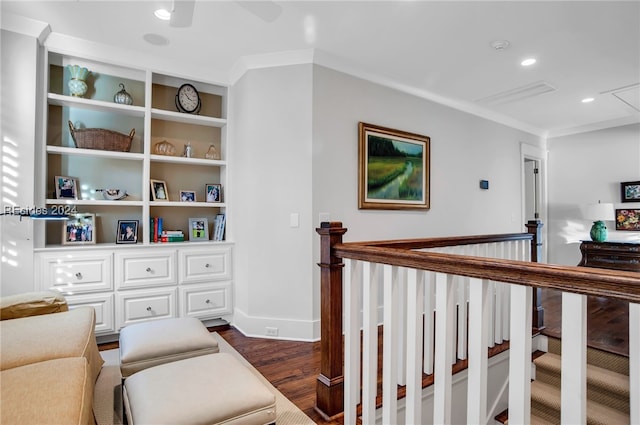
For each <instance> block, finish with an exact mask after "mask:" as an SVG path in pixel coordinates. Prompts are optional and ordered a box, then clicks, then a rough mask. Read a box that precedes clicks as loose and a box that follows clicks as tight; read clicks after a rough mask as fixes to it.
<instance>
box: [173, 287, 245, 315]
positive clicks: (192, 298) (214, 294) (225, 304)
mask: <svg viewBox="0 0 640 425" xmlns="http://www.w3.org/2000/svg"><path fill="white" fill-rule="evenodd" d="M232 310H233V309H232V304H231V283H230V282H221V283H216V284H214V285H209V284H207V285H189V286H182V287H180V316H181V317H198V318H214V317H220V316H223V315H225V314H231V313H232V312H233V311H232Z"/></svg>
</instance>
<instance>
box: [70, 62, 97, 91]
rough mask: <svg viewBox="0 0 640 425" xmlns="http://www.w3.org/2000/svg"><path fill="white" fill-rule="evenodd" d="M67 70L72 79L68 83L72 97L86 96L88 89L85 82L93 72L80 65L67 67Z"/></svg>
mask: <svg viewBox="0 0 640 425" xmlns="http://www.w3.org/2000/svg"><path fill="white" fill-rule="evenodd" d="M67 69H68V70H69V76H70V77H71V78H70V79H69V83H68V86H69V92H70V93H71V96H76V97H82V96H84V95H85V93H86V92H87V88H88V87H87V83H86V82H85V80H86V79H87V77H88V76H89V73H90V72H91V71H89V70H88V69H87V68H84V67H82V66H80V65H67Z"/></svg>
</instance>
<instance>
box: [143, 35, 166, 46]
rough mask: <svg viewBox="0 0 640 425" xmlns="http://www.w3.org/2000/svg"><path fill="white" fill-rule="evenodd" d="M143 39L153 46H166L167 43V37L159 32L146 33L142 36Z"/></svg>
mask: <svg viewBox="0 0 640 425" xmlns="http://www.w3.org/2000/svg"><path fill="white" fill-rule="evenodd" d="M142 38H143V39H144V41H146V42H147V43H149V44H153V45H154V46H166V45H167V44H169V39H168V38H166V37H163V36H161V35H160V34H152V33H148V34H145V35H143V36H142Z"/></svg>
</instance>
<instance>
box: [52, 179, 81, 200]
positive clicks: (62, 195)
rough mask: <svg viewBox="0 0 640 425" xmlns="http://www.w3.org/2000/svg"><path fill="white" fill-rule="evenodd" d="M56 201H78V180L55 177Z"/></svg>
mask: <svg viewBox="0 0 640 425" xmlns="http://www.w3.org/2000/svg"><path fill="white" fill-rule="evenodd" d="M55 186H56V199H78V179H77V178H75V177H68V176H55Z"/></svg>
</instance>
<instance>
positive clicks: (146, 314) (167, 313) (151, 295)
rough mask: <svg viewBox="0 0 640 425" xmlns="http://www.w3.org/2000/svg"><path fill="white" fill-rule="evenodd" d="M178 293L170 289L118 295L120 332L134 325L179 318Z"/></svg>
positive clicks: (117, 308) (117, 306) (126, 292)
mask: <svg viewBox="0 0 640 425" xmlns="http://www.w3.org/2000/svg"><path fill="white" fill-rule="evenodd" d="M176 292H177V289H176V288H169V289H157V290H138V291H123V292H120V293H118V295H117V305H116V310H117V312H116V314H117V318H118V330H119V329H120V328H122V327H123V326H127V325H130V324H133V323H138V322H146V321H149V320H158V319H167V318H170V317H177V314H176Z"/></svg>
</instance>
